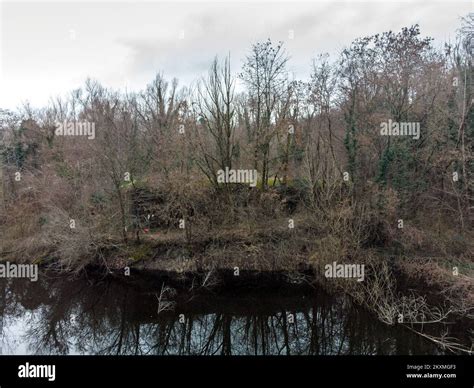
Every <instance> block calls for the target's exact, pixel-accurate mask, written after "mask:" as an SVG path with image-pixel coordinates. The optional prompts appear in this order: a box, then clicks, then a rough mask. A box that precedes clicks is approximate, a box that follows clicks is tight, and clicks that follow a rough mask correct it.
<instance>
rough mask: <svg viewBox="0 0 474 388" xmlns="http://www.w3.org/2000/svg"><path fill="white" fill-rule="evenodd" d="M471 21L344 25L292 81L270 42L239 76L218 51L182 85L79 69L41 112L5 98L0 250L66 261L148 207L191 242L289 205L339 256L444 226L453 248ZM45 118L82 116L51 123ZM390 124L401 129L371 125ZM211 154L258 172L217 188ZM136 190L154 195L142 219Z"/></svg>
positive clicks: (140, 222)
mask: <svg viewBox="0 0 474 388" xmlns="http://www.w3.org/2000/svg"><path fill="white" fill-rule="evenodd" d="M473 31H474V15H473V14H470V15H468V16H467V17H466V18H465V19H463V21H462V26H461V27H460V29H459V31H458V34H457V38H456V40H455V42H452V43H449V44H445V46H444V47H443V48H442V49H441V48H437V47H435V45H434V43H433V41H432V40H431V39H430V38H424V37H422V35H421V33H420V29H419V27H418V26H416V25H415V26H412V27H409V28H403V29H402V30H401V31H399V32H392V31H390V32H384V33H381V34H377V35H374V36H369V37H364V38H359V39H356V40H355V41H354V42H353V43H352V44H351V45H350V46H349V47H347V48H346V49H344V50H343V52H342V53H341V54H340V56H339V57H338V58H335V59H334V58H330V57H329V56H328V55H319V56H317V57H316V58H315V59H313V60H312V64H311V77H310V79H309V80H305V81H303V80H294V79H293V78H292V77H291V76H289V69H290V57H289V53H288V52H287V51H286V49H285V47H284V44H283V43H281V42H279V43H274V42H272V41H271V40H270V39H269V40H267V41H264V42H260V43H255V44H253V45H252V46H251V48H250V50H249V53H248V55H247V57H246V58H245V60H244V64H243V66H242V69H241V71H240V72H239V73H237V74H234V73H232V71H231V64H230V58H229V57H228V58H215V59H214V61H212V63H211V65H210V69H209V73H208V75H207V77H205V78H204V79H201V80H199V82H197V83H196V85H195V86H194V87H180V86H179V85H178V81H177V80H171V81H168V80H166V78H165V77H164V76H163V75H162V74H158V75H157V76H156V78H155V79H154V80H153V81H152V82H151V83H150V84H149V85H148V86H147V87H146V88H145V90H142V91H139V92H134V93H131V92H126V93H125V92H120V91H114V90H110V89H107V88H105V87H103V86H102V85H100V84H99V83H98V82H96V81H93V80H88V81H87V82H86V83H85V86H84V87H83V88H81V89H78V90H74V91H73V92H72V93H71V95H70V96H69V97H68V98H67V99H62V98H57V99H56V100H54V101H51V103H50V104H49V106H47V107H45V108H43V109H33V108H31V107H30V106H28V105H27V106H24V107H23V108H21V109H19V110H18V111H16V112H12V111H5V110H3V111H1V139H2V140H1V143H0V147H1V148H0V150H1V156H2V158H1V163H2V166H1V171H2V186H1V187H2V191H1V194H0V195H1V201H2V204H1V210H0V211H1V213H0V230H1V236H2V237H1V241H0V249H1V250H0V254H2V255H3V256H10V257H17V259H34V258H39V257H42V256H44V255H46V254H51V252H53V253H54V255H56V256H57V257H60V258H61V259H63V260H64V263H65V264H66V265H70V266H75V265H78V258H80V257H81V258H82V257H87V256H90V255H92V254H93V253H96V252H98V251H99V250H100V249H102V247H103V246H104V245H106V244H112V245H114V244H119V243H120V242H125V243H129V242H130V241H132V240H138V239H139V238H140V233H142V234H143V230H144V229H146V228H147V227H149V225H151V219H152V218H155V219H160V222H161V224H160V223H155V224H153V225H155V226H156V225H165V226H166V228H167V229H173V230H179V222H180V220H184V221H185V223H186V227H185V229H186V238H187V239H188V240H192V239H193V236H195V235H196V234H200V233H201V234H202V233H208V234H209V233H212V232H213V231H215V230H222V229H223V228H249V230H254V229H252V228H256V227H257V226H258V225H262V224H264V225H266V227H267V228H269V229H272V228H276V226H274V225H275V222H276V221H278V220H279V219H285V218H286V219H288V217H290V216H291V217H294V218H295V219H298V217H300V220H303V219H304V222H303V221H301V222H300V225H302V224H304V226H305V230H306V231H312V233H313V235H311V234H310V235H308V236H310V238H313V237H311V236H316V235H317V236H321V235H322V233H323V230H324V231H325V233H327V234H330V235H331V238H332V239H334V238H338V239H339V243H338V244H340V245H342V246H345V247H349V248H347V249H346V251H345V252H346V253H347V252H350V251H354V250H357V249H361V248H363V247H371V246H389V245H390V244H392V243H394V242H397V241H398V242H400V241H401V240H403V243H404V244H405V243H407V241H408V240H409V242H410V244H413V245H414V246H415V245H416V246H418V247H422V246H423V244H422V241H423V239H428V240H429V241H430V244H431V243H433V241H435V242H436V241H437V242H436V244H442V242H441V240H443V239H446V240H450V241H451V240H452V237H453V236H454V235H456V236H458V237H456V238H457V239H458V240H462V241H461V243H460V244H461V245H460V246H461V247H462V248H459V249H458V251H456V250H454V251H453V252H454V253H462V251H463V250H465V249H466V244H468V243H469V241H472V239H470V238H469V237H466V233H468V234H469V233H472V218H470V209H471V210H472V198H473V196H472V190H473V179H472V173H473V159H472V155H473V153H472V151H473V148H472V146H473V140H474V104H473V99H474V94H473V87H474V71H473V67H472V60H473V58H472V55H471V54H472V50H473V48H472V46H473V44H474V40H473V39H474V38H473ZM237 83H239V84H240V85H242V86H243V87H242V88H238V90H239V91H236V84H237ZM241 89H242V90H241ZM240 90H241V91H240ZM58 123H73V124H74V128H75V129H78V128H79V130H78V131H76V132H74V133H75V135H74V136H73V135H67V134H66V135H64V134H62V135H61V134H59V132H58V131H57V128H58ZM384 123H385V124H384ZM387 123H390V124H389V125H390V126H392V123H398V124H397V125H399V127H398V128H399V132H398V134H397V132H396V131H395V133H391V136H390V135H384V134H382V133H381V128H382V126H383V125H387ZM91 124H93V126H91ZM412 124H413V125H414V126H413V127H412V126H411V125H412ZM66 126H67V125H66ZM81 128H82V129H84V128H88V130H89V132H87V131H86V130H85V129H84V131H83V132H84V133H83V134H82V135H81V134H78V133H79V132H80V131H81ZM394 128H395V127H394ZM402 128H405V132H403V130H402ZM412 128H419V136H418V137H419V138H416V136H415V135H413V134H412V133H410V129H412ZM92 129H93V130H94V133H93V136H92V132H91V130H92ZM407 131H408V132H407ZM64 132H67V131H66V130H65V131H64ZM400 133H401V134H400ZM403 133H404V134H403ZM71 134H72V132H71ZM226 168H227V169H244V170H256V171H257V173H258V184H257V187H255V188H250V187H248V186H249V185H242V184H233V183H227V184H222V183H221V182H219V181H218V174H219V170H226ZM137 192H141V193H143V192H147V193H149V195H150V198H152V199H150V201H149V206H150V211H149V214H148V215H147V214H144V213H143V212H138V211H137V209H136V206H134V200H133V193H137ZM290 203H291V204H292V205H291V206H290V205H289V204H290ZM145 208H146V206H145ZM145 213H146V212H145ZM400 221H401V223H400ZM284 224H285V227H286V226H287V222H286V221H285V222H284ZM163 227H164V226H163ZM400 233H402V234H403V237H402V238H400ZM427 235H430V237H429V238H428V237H426V236H427ZM440 236H441V237H440ZM443 236H444V237H443ZM463 236H464V237H463ZM431 237H432V238H431ZM471 237H472V234H471ZM443 241H444V240H443ZM443 243H444V242H443ZM446 243H447V242H446ZM452 243H453V242H452V241H451V242H450V244H452ZM321 244H324V242H322V243H321ZM327 244H330V245H332V246H334V245H335V243H334V240H331V241H329V240H328V241H327ZM336 245H337V244H336ZM52 247H54V249H53V250H52ZM436 247H438V248H439V252H442V251H443V249H445V246H441V245H437V246H436ZM436 247H434V248H433V247H431V248H430V249H436ZM453 249H454V248H453ZM80 263H84V262H83V261H80Z"/></svg>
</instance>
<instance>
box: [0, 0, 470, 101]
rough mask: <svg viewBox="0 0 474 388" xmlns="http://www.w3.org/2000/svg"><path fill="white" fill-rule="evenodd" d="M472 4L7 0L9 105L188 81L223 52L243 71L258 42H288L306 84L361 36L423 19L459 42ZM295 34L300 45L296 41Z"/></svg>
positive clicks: (0, 67) (427, 28)
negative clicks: (322, 57)
mask: <svg viewBox="0 0 474 388" xmlns="http://www.w3.org/2000/svg"><path fill="white" fill-rule="evenodd" d="M473 4H474V2H473V1H471V0H467V1H462V2H456V1H441V2H434V1H427V0H423V1H402V2H400V1H398V2H388V1H377V2H360V1H358V2H322V1H319V2H301V3H296V2H291V3H290V2H274V1H271V2H270V1H259V2H255V1H253V2H230V1H213V2H200V1H193V2H183V1H181V2H173V3H171V2H159V1H153V2H151V1H149V2H140V3H131V2H112V1H107V2H101V3H92V2H90V1H82V2H66V3H64V2H61V3H60V2H42V1H35V2H2V3H0V26H1V28H0V34H1V35H0V108H10V109H12V108H15V107H17V106H19V105H20V103H21V102H23V101H26V100H28V101H30V102H31V103H32V105H33V106H35V107H39V106H42V105H44V104H46V103H47V102H48V99H49V98H50V97H54V96H57V95H62V96H65V95H66V94H67V93H68V92H69V91H71V90H72V89H74V88H77V87H80V86H81V85H83V83H84V80H85V79H86V78H87V77H91V78H94V79H97V80H99V81H100V82H101V83H102V84H103V85H104V86H108V87H112V88H123V87H125V86H126V87H127V88H128V90H138V89H141V88H143V87H144V86H145V85H146V83H147V82H149V81H150V80H151V79H152V78H153V77H154V74H156V73H157V72H163V73H164V75H165V76H166V77H167V78H173V77H176V78H178V79H179V80H180V84H181V85H183V84H185V85H187V84H189V83H190V82H192V81H193V80H195V79H197V78H199V77H200V76H202V75H203V74H205V72H206V71H207V68H208V66H209V64H210V62H211V61H212V59H213V57H214V56H215V55H220V56H224V55H226V54H227V53H229V52H230V54H231V61H232V66H233V69H234V70H235V71H238V70H239V68H240V67H241V65H242V61H243V59H244V57H245V54H246V53H247V52H248V50H249V48H250V45H251V44H252V43H254V42H256V41H259V40H264V39H266V38H271V39H272V40H274V41H278V40H282V41H284V42H285V46H286V49H287V51H288V53H289V54H290V56H291V60H290V63H289V67H290V70H291V71H292V72H294V74H295V76H296V77H297V78H306V77H307V75H308V72H309V70H310V64H311V58H313V57H314V56H315V55H316V54H318V53H323V52H329V53H330V54H332V55H337V54H338V53H339V52H340V51H341V49H342V48H343V47H345V46H347V45H348V44H350V42H351V41H352V40H353V39H355V38H357V37H361V36H366V35H371V34H375V33H379V32H383V31H388V30H399V29H400V28H401V27H404V26H409V25H412V24H415V23H419V24H420V26H421V31H422V34H423V35H429V36H432V37H433V38H435V44H437V45H439V46H441V45H442V43H443V42H444V41H449V40H453V39H454V36H455V32H456V29H457V28H458V26H459V18H460V17H461V16H465V15H467V14H468V13H469V12H473ZM291 34H293V39H290V37H291Z"/></svg>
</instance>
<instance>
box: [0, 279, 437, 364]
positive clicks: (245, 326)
mask: <svg viewBox="0 0 474 388" xmlns="http://www.w3.org/2000/svg"><path fill="white" fill-rule="evenodd" d="M159 293H160V288H159V287H158V291H156V292H154V291H139V290H138V289H137V288H136V287H131V286H129V285H124V284H121V283H119V282H117V281H115V280H101V281H94V282H92V281H90V280H86V279H76V280H68V279H64V278H51V277H45V276H42V277H40V280H39V281H38V282H30V281H29V280H8V281H6V280H2V281H1V282H0V335H1V341H0V347H1V350H2V353H3V354H137V355H155V354H158V355H168V354H180V355H200V354H202V355H213V354H217V355H221V354H236V355H237V354H246V355H254V354H268V355H288V354H291V355H307V354H315V355H316V354H320V355H335V354H364V355H368V354H370V355H371V354H440V353H442V350H440V349H439V348H437V347H436V346H435V345H433V344H432V343H431V342H428V341H427V340H425V339H423V338H422V337H420V336H418V335H415V334H413V333H411V332H410V331H408V330H407V329H405V328H403V327H401V326H394V327H389V326H386V325H384V324H381V323H379V322H378V321H377V320H376V319H375V318H374V317H373V316H371V315H370V314H367V313H366V312H365V311H364V310H362V309H361V308H359V307H357V306H355V305H353V304H352V303H351V302H350V301H349V300H348V299H347V298H344V297H330V296H328V295H327V294H326V293H324V292H323V291H318V290H314V291H308V290H306V291H295V290H291V291H289V290H287V291H285V292H282V291H278V290H273V291H265V292H264V291H261V290H260V291H258V292H257V291H253V292H247V293H243V292H240V291H239V292H238V293H236V294H235V295H232V294H230V293H225V292H219V293H217V292H215V293H206V294H198V295H196V294H194V295H191V294H187V295H186V294H183V293H177V294H173V292H168V293H165V297H163V298H162V303H161V308H162V309H163V308H165V307H169V308H173V310H165V311H161V312H160V313H158V309H159V307H160V306H159V300H158V295H159ZM165 299H167V300H168V301H173V302H174V305H173V306H172V305H171V304H169V305H168V306H167V305H165V303H164V300H165ZM181 314H182V315H181Z"/></svg>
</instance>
